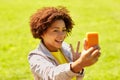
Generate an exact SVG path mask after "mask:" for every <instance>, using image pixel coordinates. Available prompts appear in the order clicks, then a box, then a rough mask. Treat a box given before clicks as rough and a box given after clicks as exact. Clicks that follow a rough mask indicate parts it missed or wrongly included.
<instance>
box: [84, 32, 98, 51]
mask: <svg viewBox="0 0 120 80" xmlns="http://www.w3.org/2000/svg"><path fill="white" fill-rule="evenodd" d="M86 37H87V39H86V41H87V47H86V48H87V49H88V48H90V47H92V46H95V45H98V44H99V41H98V33H97V32H88V33H86Z"/></svg>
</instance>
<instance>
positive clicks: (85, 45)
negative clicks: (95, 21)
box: [84, 38, 88, 50]
mask: <svg viewBox="0 0 120 80" xmlns="http://www.w3.org/2000/svg"><path fill="white" fill-rule="evenodd" d="M87 45H88V41H87V39H86V38H84V49H85V50H87V49H88V47H87Z"/></svg>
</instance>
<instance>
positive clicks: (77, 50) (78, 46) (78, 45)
mask: <svg viewBox="0 0 120 80" xmlns="http://www.w3.org/2000/svg"><path fill="white" fill-rule="evenodd" d="M79 48H80V41H78V44H77V49H76V53H77V54H78V53H79Z"/></svg>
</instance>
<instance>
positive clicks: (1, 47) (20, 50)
mask: <svg viewBox="0 0 120 80" xmlns="http://www.w3.org/2000/svg"><path fill="white" fill-rule="evenodd" d="M46 6H65V7H66V8H67V9H68V10H69V11H70V15H71V17H72V19H73V21H74V23H75V26H74V28H73V31H72V34H71V36H68V37H67V38H66V40H65V41H66V42H67V43H72V44H73V46H74V48H76V44H77V42H78V41H81V50H82V48H83V39H84V38H85V37H86V35H85V34H86V32H98V33H99V42H100V46H101V52H102V54H101V57H100V59H99V61H98V62H97V63H96V64H95V65H93V66H91V67H87V68H85V78H84V80H120V76H119V74H120V0H0V80H33V75H32V73H31V71H30V67H29V63H28V59H27V57H28V54H29V52H30V51H31V50H33V49H34V48H36V46H37V44H38V43H39V40H38V39H34V38H33V37H32V35H31V32H30V28H29V18H30V16H31V15H32V14H33V13H34V12H35V11H36V10H37V9H40V8H42V7H46Z"/></svg>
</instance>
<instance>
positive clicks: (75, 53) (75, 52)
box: [70, 41, 80, 62]
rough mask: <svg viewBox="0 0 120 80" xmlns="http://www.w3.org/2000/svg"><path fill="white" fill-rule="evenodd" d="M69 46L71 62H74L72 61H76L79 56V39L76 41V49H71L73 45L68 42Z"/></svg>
mask: <svg viewBox="0 0 120 80" xmlns="http://www.w3.org/2000/svg"><path fill="white" fill-rule="evenodd" d="M70 47H71V52H72V56H73V62H74V61H76V60H77V59H78V58H79V57H80V52H79V48H80V41H78V44H77V49H76V51H74V49H73V47H72V44H70Z"/></svg>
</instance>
